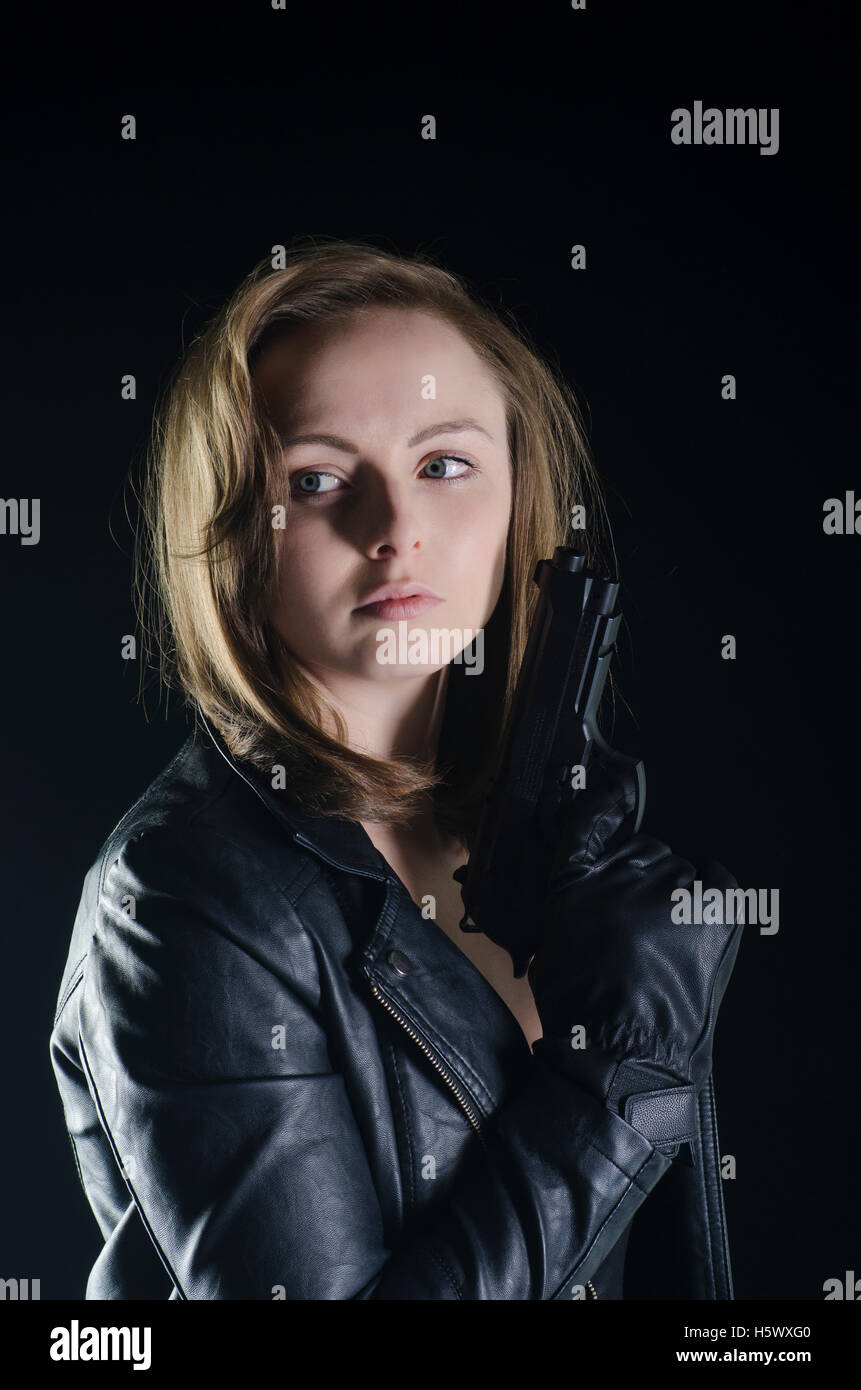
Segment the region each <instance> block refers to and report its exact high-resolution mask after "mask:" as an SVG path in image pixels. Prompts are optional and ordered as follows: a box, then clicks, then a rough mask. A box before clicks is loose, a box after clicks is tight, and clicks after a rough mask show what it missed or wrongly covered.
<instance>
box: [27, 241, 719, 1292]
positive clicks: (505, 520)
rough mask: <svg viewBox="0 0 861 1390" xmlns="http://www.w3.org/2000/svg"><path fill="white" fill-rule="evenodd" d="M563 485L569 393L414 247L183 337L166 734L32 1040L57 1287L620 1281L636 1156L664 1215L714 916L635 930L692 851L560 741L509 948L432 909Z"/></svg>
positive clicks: (585, 1284)
mask: <svg viewBox="0 0 861 1390" xmlns="http://www.w3.org/2000/svg"><path fill="white" fill-rule="evenodd" d="M575 504H583V505H585V506H586V508H587V511H586V515H587V517H589V518H591V519H592V523H593V524H591V525H590V526H589V527H588V528H587V536H586V539H587V556H588V557H589V558H590V559H594V558H595V556H596V554H597V545H596V542H597V535H596V528H595V525H594V518H596V517H597V516H598V514H599V507H598V500H597V491H596V489H595V487H594V480H593V476H592V471H591V467H590V465H589V461H588V457H587V452H586V448H585V444H584V439H583V433H582V429H581V426H580V422H579V417H578V414H577V408H576V404H575V402H574V400H573V397H572V396H571V395H570V393H569V392H568V391H567V389H566V388H565V386H564V385H563V384H561V383H560V382H558V381H557V380H556V378H555V377H554V375H553V373H552V372H551V371H550V370H549V369H548V368H547V367H546V366H545V365H544V364H543V363H542V362H541V361H540V359H539V358H538V356H537V354H536V353H535V352H534V351H533V350H532V349H531V348H530V347H529V346H527V344H526V343H525V342H524V341H523V340H522V338H521V337H519V336H518V335H517V334H516V333H515V332H514V330H513V329H512V328H510V327H508V326H507V325H506V324H505V323H503V322H502V321H501V320H500V318H499V317H498V316H497V315H496V314H495V313H494V312H493V311H492V310H491V309H490V308H488V307H485V306H483V305H482V304H481V303H480V302H479V301H478V300H477V299H475V298H474V297H472V296H471V295H470V294H469V293H468V292H467V290H466V289H465V287H464V286H463V284H462V283H461V282H460V281H459V280H458V279H457V278H456V277H454V276H452V275H450V274H448V273H446V272H444V271H443V270H441V269H440V268H438V267H436V266H434V265H432V264H431V263H430V262H428V261H425V260H420V259H412V260H411V259H407V258H402V257H398V256H394V255H390V254H388V253H385V252H383V251H380V250H377V249H375V248H372V247H368V246H363V245H359V244H349V243H340V242H332V243H327V244H323V245H312V246H310V247H305V248H302V247H294V248H293V249H292V250H291V252H290V254H289V256H288V257H287V264H286V266H284V267H283V268H279V269H277V270H275V271H274V272H273V271H272V270H271V268H270V267H268V266H260V267H258V268H257V269H256V270H255V271H254V272H253V273H252V275H251V276H249V277H248V279H247V280H246V281H245V282H244V284H243V285H241V286H240V288H239V290H238V291H237V292H236V294H235V295H234V296H233V298H232V300H231V301H230V303H229V304H228V305H227V306H226V307H225V308H224V309H223V310H222V311H221V313H220V314H218V315H217V316H216V318H215V319H214V320H213V322H212V323H211V324H210V325H209V326H208V327H207V329H206V331H205V332H204V333H203V335H202V336H201V338H200V339H199V340H197V341H196V342H195V343H194V344H193V345H192V348H191V349H190V351H189V353H188V356H187V358H186V360H185V362H184V363H183V364H182V366H181V368H180V370H179V372H178V374H177V377H176V380H175V382H174V383H173V385H172V387H171V389H170V391H169V394H168V396H167V400H166V403H165V405H164V408H163V410H162V413H161V416H160V418H159V424H158V428H157V431H156V434H155V437H154V447H153V450H152V468H151V470H150V474H149V479H148V485H147V491H146V495H145V497H144V508H143V515H144V517H145V519H146V521H147V523H148V529H147V530H146V532H145V533H144V536H143V544H142V545H141V548H140V551H139V559H140V583H139V586H138V594H139V596H140V598H141V602H142V616H143V622H144V627H145V629H148V630H149V631H151V632H152V634H153V635H154V639H155V641H156V643H157V645H158V647H159V650H160V652H161V655H162V659H163V674H164V678H165V681H166V683H170V682H171V680H172V679H173V677H174V673H175V676H176V679H177V680H178V683H179V685H180V687H181V689H182V691H183V692H184V695H185V697H186V699H187V701H188V703H189V705H190V706H191V707H192V708H193V709H194V711H195V715H196V719H195V729H194V732H193V733H192V734H191V735H190V736H189V738H188V740H187V741H186V743H185V744H184V745H183V747H182V748H181V749H180V751H179V752H178V754H177V755H176V757H175V758H174V759H173V761H172V762H171V763H170V764H169V765H168V767H167V768H166V769H165V770H164V771H163V772H162V774H161V775H160V776H159V777H158V778H157V779H156V780H155V782H154V783H153V784H152V785H151V786H150V787H149V788H148V789H147V791H146V792H145V793H144V794H143V796H142V797H141V798H140V799H139V800H138V801H137V802H136V803H135V805H134V806H133V807H132V808H131V809H130V810H129V811H128V812H127V814H126V815H125V816H124V817H123V819H122V820H121V821H120V823H119V825H118V826H117V827H116V828H115V830H114V831H113V832H112V834H111V835H110V836H109V837H108V839H107V841H106V842H105V845H104V846H103V847H102V850H101V852H100V854H99V855H98V857H97V859H96V861H95V863H94V864H93V866H92V867H91V869H90V871H89V873H88V875H87V878H86V880H85V883H84V890H83V894H82V898H81V904H80V907H79V911H78V916H77V918H76V922H75V927H74V931H73V937H72V943H71V947H70V951H69V958H68V962H67V966H66V970H65V972H64V976H63V981H62V984H61V989H60V996H59V1000H58V1009H57V1015H56V1018H55V1022H54V1030H53V1033H52V1038H51V1058H52V1063H53V1066H54V1070H55V1074H56V1077H57V1082H58V1085H59V1088H60V1092H61V1096H62V1099H63V1104H64V1108H65V1115H66V1124H67V1127H68V1130H69V1133H70V1136H71V1139H72V1145H73V1149H74V1152H75V1156H76V1161H77V1164H78V1171H79V1175H80V1177H81V1180H82V1183H83V1185H84V1189H85V1192H86V1195H87V1198H88V1200H89V1202H90V1204H91V1206H92V1208H93V1212H94V1214H95V1216H96V1219H97V1221H98V1223H99V1226H100V1229H101V1231H102V1234H103V1235H104V1237H105V1246H104V1249H103V1251H102V1252H101V1254H100V1256H99V1258H98V1260H97V1261H96V1264H95V1266H94V1267H93V1270H92V1271H91V1274H90V1277H89V1280H88V1284H87V1297H88V1298H168V1297H169V1298H177V1299H220V1298H224V1299H234V1298H241V1299H260V1298H264V1299H273V1298H287V1299H352V1298H358V1299H366V1298H385V1299H388V1298H432V1299H435V1298H445V1299H450V1298H455V1299H456V1298H462V1299H553V1298H561V1297H564V1298H587V1299H588V1298H595V1297H610V1298H621V1297H622V1294H623V1285H622V1275H623V1265H624V1258H625V1249H626V1241H627V1237H628V1234H629V1229H630V1225H631V1221H632V1218H633V1216H634V1213H635V1212H636V1211H637V1210H638V1208H639V1207H640V1206H641V1205H642V1204H643V1202H644V1200H645V1198H646V1196H647V1194H648V1193H649V1192H650V1191H651V1190H652V1188H653V1187H654V1186H655V1185H656V1184H657V1182H658V1179H659V1178H661V1177H663V1175H664V1174H665V1173H667V1170H668V1169H671V1168H673V1169H675V1170H677V1171H678V1173H679V1174H680V1175H681V1177H680V1178H679V1184H681V1185H679V1186H678V1192H677V1198H678V1202H679V1203H680V1204H681V1205H684V1202H685V1201H687V1202H688V1205H689V1207H690V1209H691V1210H693V1205H695V1203H693V1198H691V1197H690V1196H689V1195H688V1193H687V1189H685V1186H684V1185H685V1183H688V1184H689V1182H690V1177H686V1176H684V1169H683V1167H682V1164H683V1162H684V1158H683V1155H684V1153H685V1149H684V1145H685V1143H686V1142H687V1143H689V1144H690V1145H691V1149H690V1153H691V1154H692V1156H693V1158H694V1163H695V1167H694V1168H693V1169H689V1170H688V1173H689V1174H690V1173H693V1172H695V1171H696V1165H697V1164H699V1165H701V1164H702V1163H703V1161H704V1155H703V1154H702V1153H701V1152H699V1151H698V1148H697V1141H696V1136H695V1125H694V1116H695V1107H696V1105H697V1103H698V1099H699V1098H700V1097H701V1096H702V1094H703V1086H704V1082H705V1079H706V1077H707V1076H708V1074H709V1072H710V1067H711V1037H712V1032H713V1026H714V1018H715V1014H716V1010H717V1006H718V1004H719V1003H720V998H721V996H722V994H723V990H724V988H725V986H726V982H727V979H728V975H729V971H730V970H731V968H732V962H733V960H734V957H735V951H736V949H737V943H738V938H737V929H736V930H734V931H732V932H729V931H725V930H724V929H723V928H720V929H718V928H709V929H707V932H708V936H707V938H704V937H703V936H699V937H698V936H696V935H695V934H692V933H691V930H690V929H689V928H688V929H686V931H685V932H683V933H681V934H680V933H678V932H675V933H668V932H666V931H664V932H663V933H662V932H661V930H660V929H661V927H662V926H663V927H665V926H666V921H667V918H668V912H669V895H670V891H671V889H672V888H675V887H676V886H677V885H678V884H681V883H686V882H690V881H691V880H692V878H693V875H694V870H693V867H692V866H691V865H688V864H686V863H685V862H684V861H682V860H679V859H677V858H675V857H674V856H672V855H670V852H669V851H668V850H666V849H665V847H664V846H661V845H659V844H658V843H657V842H656V841H650V840H646V839H645V837H643V836H639V835H637V836H634V835H633V834H632V828H631V826H630V810H631V804H632V803H631V797H630V788H628V787H625V786H624V785H622V784H620V783H617V782H614V780H613V777H612V776H611V775H610V774H609V772H607V771H605V773H604V774H603V775H602V774H601V770H600V767H598V766H596V769H595V775H594V777H593V774H592V772H591V771H590V774H589V776H590V785H589V787H588V788H587V791H586V792H585V793H583V794H582V795H581V796H580V797H579V798H578V799H577V801H576V802H575V809H574V810H573V811H572V812H570V813H569V815H568V817H567V818H566V820H565V822H564V824H562V825H561V826H560V840H559V847H558V855H557V860H556V863H555V865H554V875H553V879H552V892H551V894H550V897H549V900H548V901H549V906H548V907H547V910H546V912H545V913H544V914H543V920H542V924H541V925H542V944H541V946H540V947H539V949H538V951H537V953H536V956H535V958H534V960H533V962H532V965H531V967H530V970H529V972H528V975H526V976H524V977H522V978H521V979H515V978H514V976H513V971H512V964H511V959H510V957H509V956H508V954H507V952H506V951H504V950H503V949H502V947H501V946H499V945H497V944H495V943H494V941H492V940H491V939H490V937H489V936H488V935H485V934H482V933H471V934H466V933H464V932H462V931H460V929H459V926H458V921H459V918H460V916H461V913H462V904H461V900H460V892H459V888H458V884H457V883H456V882H455V881H454V880H453V878H452V874H453V872H454V870H455V869H456V868H458V867H459V866H460V865H462V864H463V863H464V862H465V860H466V858H467V855H468V852H469V847H470V843H471V838H472V835H473V833H474V830H475V824H476V816H477V812H478V809H479V806H480V799H481V796H482V792H483V790H484V788H485V786H486V782H487V777H488V773H489V771H490V769H491V767H492V763H493V756H494V753H495V751H496V748H497V746H498V743H499V738H500V734H501V731H502V729H503V726H504V723H505V718H506V715H507V713H508V711H509V708H510V702H511V696H512V693H513V689H514V685H515V682H516V677H517V671H518V666H519V662H520V660H521V657H522V654H523V649H524V645H525V640H526V635H527V632H528V630H529V623H530V619H531V616H532V613H533V611H534V603H535V599H536V596H537V589H536V587H535V586H534V585H533V584H532V583H531V576H532V574H533V572H534V569H535V565H536V563H537V561H538V560H540V559H542V558H545V557H547V556H549V555H551V554H552V552H553V548H554V547H555V545H556V544H558V543H561V542H562V541H564V538H565V530H566V524H567V520H568V517H569V516H570V513H571V507H572V506H573V505H575ZM411 596H412V597H411ZM442 639H444V640H442ZM411 658H412V659H411ZM718 870H719V866H715V869H714V870H713V873H714V872H715V871H718ZM718 879H719V881H720V882H724V881H731V880H728V876H725V875H724V876H721V874H720V872H718ZM575 922H576V925H577V932H576V934H575V933H574V931H573V930H572V924H573V923H575ZM680 981H681V982H682V983H681V984H680ZM533 990H534V992H533ZM620 1000H621V1001H622V1006H623V1007H622V1013H621V1015H620V1016H619V1017H617V1016H616V1014H615V1012H614V1011H615V1010H618V1008H619V1001H620ZM633 1001H636V1008H634V1003H633ZM577 1024H581V1025H586V1036H587V1045H586V1046H585V1048H583V1049H581V1050H576V1051H575V1049H574V1044H573V1043H572V1030H573V1029H574V1028H575V1026H576V1025H577ZM667 1104H669V1110H668V1109H667ZM670 1111H671V1112H672V1118H671V1119H668V1118H667V1117H668V1114H669V1113H670ZM680 1150H681V1152H680ZM665 1181H666V1180H665ZM668 1187H669V1184H668ZM692 1204H693V1205H692ZM681 1205H680V1210H681ZM721 1216H722V1210H721ZM699 1219H700V1218H699V1216H696V1217H691V1220H692V1221H695V1220H699ZM718 1236H719V1237H720V1238H724V1240H725V1237H724V1233H723V1232H719V1233H718ZM714 1241H715V1233H714V1232H713V1231H712V1232H708V1231H705V1232H704V1231H703V1229H702V1227H701V1225H700V1227H698V1228H697V1229H694V1227H693V1226H691V1228H690V1231H689V1232H688V1234H687V1235H686V1236H685V1237H683V1247H684V1248H683V1249H682V1250H681V1253H680V1254H679V1253H678V1252H676V1255H675V1256H674V1263H673V1268H674V1269H675V1270H676V1271H679V1270H682V1271H685V1270H687V1271H688V1274H687V1276H686V1279H687V1282H686V1283H685V1284H684V1287H683V1289H682V1290H681V1296H695V1297H697V1296H703V1297H713V1296H717V1295H716V1293H715V1291H714V1290H715V1288H716V1277H715V1270H714V1258H715V1257H714ZM703 1242H704V1243H705V1246H707V1247H708V1249H707V1252H706V1253H705V1254H704V1253H703V1251H704V1246H703ZM652 1253H655V1255H656V1256H657V1254H658V1252H657V1250H656V1251H655V1252H651V1251H649V1258H651V1255H652ZM704 1260H705V1261H707V1263H708V1269H707V1270H706V1271H705V1272H703V1270H702V1269H701V1268H700V1265H701V1263H702V1262H703V1261H704ZM657 1269H658V1263H657V1260H655V1261H653V1263H652V1264H651V1266H650V1274H649V1278H650V1280H651V1281H652V1286H653V1287H654V1289H655V1290H656V1292H653V1293H652V1296H658V1297H661V1296H668V1295H667V1294H666V1293H662V1292H661V1284H660V1279H659V1278H657V1275H656V1271H657ZM655 1279H657V1282H656V1283H655ZM663 1287H664V1289H665V1290H667V1289H669V1288H670V1285H669V1284H665V1285H664V1286H663Z"/></svg>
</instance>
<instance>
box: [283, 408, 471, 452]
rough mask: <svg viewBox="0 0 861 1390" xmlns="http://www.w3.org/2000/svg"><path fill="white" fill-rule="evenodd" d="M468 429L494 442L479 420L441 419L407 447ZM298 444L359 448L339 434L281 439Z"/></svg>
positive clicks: (288, 444) (288, 445) (289, 445)
mask: <svg viewBox="0 0 861 1390" xmlns="http://www.w3.org/2000/svg"><path fill="white" fill-rule="evenodd" d="M467 430H479V431H480V432H481V433H482V434H485V435H487V438H488V439H489V440H490V442H491V444H492V443H493V442H494V439H493V435H492V434H490V433H489V431H488V430H486V429H485V428H484V425H480V424H479V423H478V421H477V420H472V419H469V418H468V417H467V418H464V419H463V420H441V421H440V422H439V424H436V425H426V426H425V428H424V429H423V430H419V432H418V434H414V435H413V436H412V438H411V439H408V440H407V447H408V448H412V447H413V445H414V444H423V443H424V441H425V440H426V439H432V438H433V437H434V435H437V434H462V433H464V432H465V431H467ZM297 444H323V445H326V446H327V447H328V448H330V449H341V450H342V451H343V452H344V453H345V454H358V453H359V452H360V450H359V448H358V447H357V446H356V445H355V444H351V443H350V442H349V440H347V439H341V438H339V436H338V435H337V434H296V435H292V436H291V437H290V438H289V439H282V440H281V447H282V449H292V448H294V447H295V446H296V445H297Z"/></svg>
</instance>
